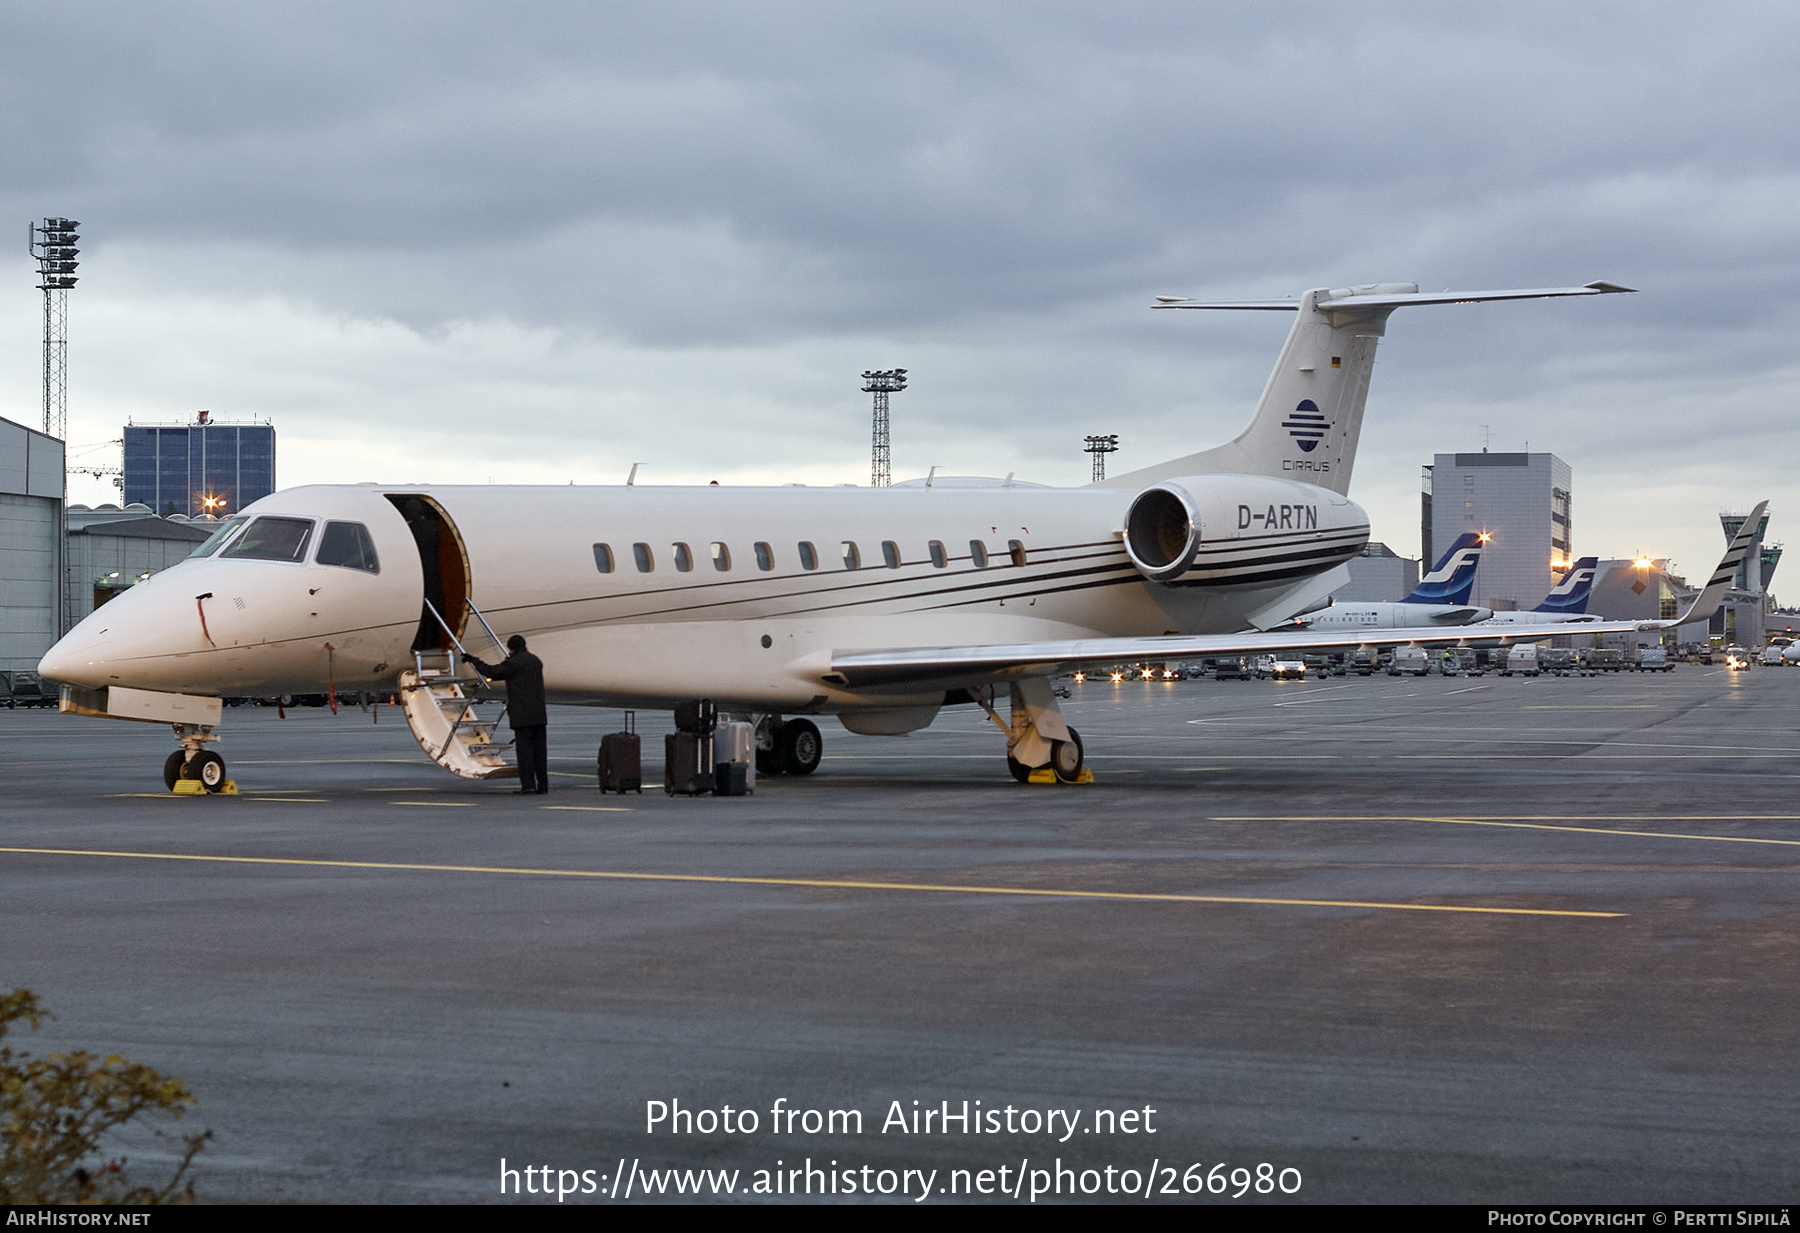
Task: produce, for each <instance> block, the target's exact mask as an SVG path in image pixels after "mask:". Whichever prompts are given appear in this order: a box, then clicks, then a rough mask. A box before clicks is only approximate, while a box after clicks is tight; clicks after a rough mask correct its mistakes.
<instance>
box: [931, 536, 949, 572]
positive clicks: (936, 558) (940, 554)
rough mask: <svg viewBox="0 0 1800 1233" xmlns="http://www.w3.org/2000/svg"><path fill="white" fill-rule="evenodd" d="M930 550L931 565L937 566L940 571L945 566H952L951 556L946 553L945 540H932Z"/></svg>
mask: <svg viewBox="0 0 1800 1233" xmlns="http://www.w3.org/2000/svg"><path fill="white" fill-rule="evenodd" d="M930 549H931V563H932V564H933V565H935V566H937V567H938V568H939V569H942V568H944V566H946V565H948V564H950V556H949V554H948V553H946V552H945V551H944V541H943V540H941V539H934V540H932V541H931V544H930Z"/></svg>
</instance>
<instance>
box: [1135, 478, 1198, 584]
mask: <svg viewBox="0 0 1800 1233" xmlns="http://www.w3.org/2000/svg"><path fill="white" fill-rule="evenodd" d="M1199 549H1200V507H1199V506H1198V505H1196V504H1195V503H1194V498H1193V497H1192V495H1190V494H1189V493H1188V490H1187V489H1185V488H1183V487H1181V486H1180V485H1179V484H1156V485H1154V486H1152V487H1150V488H1146V489H1144V491H1142V492H1140V493H1139V494H1138V495H1137V499H1136V500H1134V501H1132V503H1131V508H1130V510H1128V511H1127V512H1126V514H1125V555H1127V556H1129V557H1130V558H1131V563H1132V564H1133V565H1135V566H1137V568H1138V572H1139V573H1140V574H1143V575H1144V577H1146V578H1150V579H1153V580H1154V581H1157V582H1170V581H1172V580H1174V579H1176V578H1179V577H1181V575H1183V574H1185V573H1186V572H1187V569H1188V566H1190V565H1192V564H1193V563H1194V554H1195V553H1196V552H1198V551H1199Z"/></svg>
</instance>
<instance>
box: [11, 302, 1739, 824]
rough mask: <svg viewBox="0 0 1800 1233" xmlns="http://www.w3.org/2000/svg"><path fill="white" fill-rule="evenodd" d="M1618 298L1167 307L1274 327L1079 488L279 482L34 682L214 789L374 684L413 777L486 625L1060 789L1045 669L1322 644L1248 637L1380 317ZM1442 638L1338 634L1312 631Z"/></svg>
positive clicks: (1334, 553)
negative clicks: (1210, 414) (1178, 430)
mask: <svg viewBox="0 0 1800 1233" xmlns="http://www.w3.org/2000/svg"><path fill="white" fill-rule="evenodd" d="M1626 290H1629V289H1628V288H1624V287H1619V286H1616V285H1614V284H1611V283H1590V284H1588V285H1586V286H1583V287H1562V288H1542V289H1534V290H1523V291H1487V292H1463V293H1449V292H1446V293H1441V294H1421V293H1420V292H1419V291H1418V288H1417V287H1416V286H1414V285H1412V284H1392V283H1390V284H1380V285H1372V286H1362V287H1350V288H1344V289H1338V290H1316V291H1308V292H1306V293H1305V294H1304V295H1302V296H1300V297H1299V298H1298V299H1297V300H1285V301H1254V300H1253V301H1223V302H1197V301H1190V300H1165V301H1163V302H1162V303H1160V304H1159V305H1158V307H1165V308H1221V309H1252V310H1282V311H1287V312H1292V313H1295V314H1296V321H1295V323H1294V326H1293V329H1292V330H1291V331H1290V333H1289V335H1288V340H1287V343H1286V345H1285V346H1284V347H1283V349H1282V351H1281V354H1280V358H1279V359H1278V361H1277V363H1276V367H1275V371H1274V373H1273V374H1272V375H1271V376H1270V378H1269V382H1268V385H1267V386H1266V388H1265V390H1264V392H1263V395H1262V399H1261V402H1260V404H1259V406H1258V408H1257V410H1256V413H1255V415H1254V417H1253V418H1252V420H1251V423H1250V426H1249V427H1248V428H1247V429H1246V430H1245V431H1244V432H1243V433H1242V434H1241V435H1240V436H1239V437H1237V438H1236V439H1235V440H1234V441H1231V442H1229V443H1228V444H1226V445H1223V446H1220V447H1218V448H1216V449H1212V450H1208V451H1204V452H1201V453H1198V454H1190V455H1187V456H1185V457H1181V458H1176V459H1172V460H1170V461H1168V462H1166V463H1163V464H1160V465H1159V466H1155V467H1151V468H1147V469H1145V470H1140V471H1135V472H1132V473H1130V474H1126V475H1121V476H1118V477H1114V478H1112V479H1108V480H1105V481H1103V482H1101V483H1099V484H1095V485H1091V486H1088V487H1084V488H1075V489H1053V488H1045V487H1036V486H1027V485H1022V484H1012V483H1009V482H1006V481H993V482H988V483H985V484H983V485H981V486H950V485H944V486H937V485H935V484H932V483H926V484H921V485H907V486H900V485H896V486H894V487H891V488H878V489H855V488H804V487H781V488H736V487H723V486H708V487H694V488H685V487H683V488H653V487H643V486H635V485H626V486H623V487H610V488H608V487H579V486H561V487H512V486H504V487H502V486H479V487H462V486H451V487H437V486H423V485H378V484H367V485H349V486H318V485H311V486H305V487H299V488H290V489H286V490H284V491H281V492H278V493H275V494H273V495H271V496H268V497H264V498H263V499H262V500H260V501H257V502H255V503H254V504H253V505H251V506H249V507H248V508H246V509H244V510H243V511H241V512H240V513H239V514H237V515H236V516H235V517H232V518H229V519H227V520H225V521H224V522H222V523H221V524H220V526H219V528H218V531H217V533H216V534H214V535H213V536H212V538H211V539H209V540H208V541H207V542H206V543H204V544H202V545H200V546H199V548H197V549H196V551H195V553H194V555H193V556H192V557H191V558H190V559H188V560H186V561H184V562H182V563H181V564H179V565H177V566H175V567H174V568H172V569H168V570H165V571H163V572H162V573H159V574H157V575H155V576H154V577H152V578H150V579H149V580H148V581H147V582H145V583H143V584H141V585H139V586H136V587H133V588H132V589H131V590H129V591H127V592H125V593H123V594H122V595H120V596H119V597H118V598H116V599H114V600H112V601H111V602H110V603H108V604H107V605H106V606H105V607H103V608H100V609H98V610H96V611H95V612H94V613H93V614H92V615H91V616H89V617H88V618H87V619H85V620H83V621H82V622H81V623H80V624H79V625H77V626H76V627H75V628H74V629H73V630H71V631H70V632H69V633H68V634H67V635H66V636H65V637H64V638H63V639H62V640H61V641H60V642H58V643H57V644H56V646H55V647H53V648H52V649H51V651H50V652H49V654H47V655H46V656H45V657H44V659H43V662H42V663H41V665H40V672H41V673H42V674H43V675H44V676H45V677H48V678H50V679H53V680H55V681H58V682H61V683H62V684H63V686H64V688H63V691H62V707H63V709H64V711H66V712H72V713H79V714H85V715H94V716H102V717H108V718H115V719H130V720H138V721H145V722H161V723H169V724H171V725H173V726H174V728H175V732H176V736H177V739H178V742H179V745H180V748H178V749H177V750H175V751H174V752H173V753H172V754H171V755H170V757H169V760H168V763H167V764H166V765H165V767H164V776H165V780H166V781H167V782H168V783H169V784H170V785H171V786H172V787H173V786H177V781H178V780H179V779H181V778H187V779H189V780H190V781H192V780H198V781H199V782H200V783H202V784H203V785H204V786H205V787H206V788H208V789H214V788H217V787H219V786H222V785H223V784H224V782H225V778H224V775H225V771H224V763H223V760H222V759H221V758H220V756H219V755H218V754H217V753H216V752H214V751H212V750H210V749H208V748H207V745H208V744H209V743H211V742H214V741H216V740H217V739H218V732H217V728H218V725H219V720H220V709H219V708H220V699H221V697H224V696H236V695H263V696H266V695H274V694H289V693H301V692H318V691H321V690H327V689H330V690H334V691H335V690H353V689H393V688H396V687H398V688H399V689H400V690H401V692H402V695H403V696H404V697H405V698H406V699H407V716H408V720H409V722H410V723H411V724H412V727H413V732H414V735H415V736H416V737H417V738H418V740H419V743H420V745H421V746H422V747H423V748H424V749H425V751H426V752H427V753H428V754H429V755H430V756H431V757H433V758H434V759H435V760H437V761H438V762H439V764H440V765H442V766H444V767H445V768H446V769H449V770H451V771H454V772H456V773H458V774H461V775H466V776H470V777H476V778H490V777H498V776H501V775H504V774H507V773H509V772H510V770H511V768H510V767H508V766H506V765H505V761H504V759H503V758H501V757H499V756H497V754H496V751H495V749H494V748H493V744H494V736H493V733H492V731H491V729H488V728H483V727H482V726H481V725H479V724H476V723H474V722H472V720H471V712H470V711H469V709H468V705H467V702H466V700H465V698H464V695H463V692H462V690H463V688H464V684H463V683H464V682H467V681H469V679H470V678H471V676H472V674H471V673H469V672H468V671H467V670H466V669H465V667H464V660H463V652H462V648H463V647H464V646H465V645H467V644H468V643H470V642H471V641H478V642H479V645H478V646H475V647H473V648H471V649H476V650H479V651H488V650H491V644H490V642H489V640H490V639H492V640H495V641H497V640H499V639H501V638H505V637H507V636H510V635H512V634H522V635H524V636H525V637H526V638H528V639H529V642H530V646H531V649H532V651H533V652H534V653H536V654H537V655H538V656H539V657H540V658H541V659H542V660H543V662H544V666H545V683H546V686H547V688H548V690H549V692H550V695H551V698H552V700H554V701H559V702H564V703H577V704H587V705H606V706H621V705H623V706H638V707H659V706H660V707H668V706H672V705H673V704H674V703H675V702H676V701H678V700H681V699H685V698H694V697H710V698H713V699H715V700H716V701H717V702H718V704H719V709H720V710H721V711H731V712H736V713H739V714H744V715H748V716H752V717H754V718H755V720H756V722H757V725H758V742H759V746H760V748H761V750H762V757H763V759H764V760H765V765H766V766H767V767H768V768H769V769H779V770H785V771H788V772H792V773H806V772H809V771H811V770H812V769H813V768H814V767H816V766H817V765H818V760H819V751H820V737H819V731H818V729H817V727H816V726H814V724H813V723H812V722H811V721H810V720H809V719H807V718H806V716H811V715H824V714H834V715H837V716H838V717H839V719H840V721H841V722H842V723H843V725H844V726H845V727H846V728H848V729H849V730H850V731H852V732H859V733H874V734H898V733H904V732H909V731H913V730H915V729H919V728H923V727H925V726H927V725H929V724H930V723H931V722H932V721H933V719H934V718H935V717H936V716H937V714H938V712H939V710H940V708H942V707H944V706H955V705H975V706H978V707H980V708H982V710H983V711H985V713H986V714H987V716H988V717H989V718H991V719H992V721H993V722H994V724H995V725H996V726H997V727H998V728H999V729H1000V731H1001V732H1002V733H1003V734H1004V736H1005V739H1006V753H1007V761H1008V764H1009V767H1010V768H1011V769H1012V771H1013V773H1014V774H1015V775H1018V776H1020V777H1024V776H1025V774H1026V773H1027V772H1029V770H1031V769H1033V768H1038V767H1046V766H1047V767H1050V768H1052V769H1053V770H1054V771H1055V773H1056V775H1057V776H1058V777H1060V778H1064V779H1071V778H1075V777H1077V776H1079V774H1080V772H1081V769H1082V759H1083V755H1082V747H1081V740H1080V737H1079V735H1078V734H1077V733H1076V732H1075V731H1074V730H1073V729H1071V728H1070V727H1069V726H1068V725H1067V723H1066V722H1065V721H1064V719H1063V716H1062V714H1061V712H1060V711H1059V710H1058V708H1057V703H1056V698H1055V695H1054V693H1053V691H1052V689H1051V684H1050V682H1051V679H1052V678H1053V677H1054V676H1056V675H1057V674H1060V673H1063V672H1066V671H1070V670H1071V669H1073V668H1075V667H1078V666H1082V665H1090V664H1097V663H1115V662H1119V661H1121V660H1141V659H1174V658H1186V657H1190V656H1206V655H1216V654H1224V653H1227V652H1238V651H1247V650H1251V649H1258V650H1261V649H1268V648H1269V647H1271V646H1280V645H1286V644H1292V645H1315V644H1318V643H1319V642H1320V641H1321V640H1322V639H1324V640H1329V639H1330V638H1331V637H1332V636H1331V635H1324V634H1320V633H1316V632H1311V631H1296V632H1291V633H1290V632H1283V633H1274V634H1270V633H1267V632H1263V631H1268V630H1271V629H1274V628H1275V627H1276V626H1278V625H1280V624H1282V623H1283V622H1285V621H1288V620H1289V619H1290V618H1292V617H1293V616H1294V615H1295V614H1296V613H1301V612H1305V611H1307V610H1308V609H1310V608H1312V607H1315V606H1317V605H1318V604H1319V603H1321V602H1322V601H1323V600H1324V599H1325V598H1326V597H1327V596H1329V595H1330V594H1331V593H1332V592H1333V591H1335V590H1337V589H1338V588H1340V587H1341V586H1342V585H1343V583H1344V581H1345V579H1346V578H1347V577H1348V570H1347V569H1346V568H1345V565H1344V563H1345V562H1346V561H1348V560H1349V559H1350V558H1351V557H1352V556H1354V555H1355V554H1356V553H1357V552H1358V551H1359V550H1360V549H1361V548H1362V547H1363V545H1364V543H1365V542H1366V541H1367V539H1368V534H1369V520H1368V516H1367V515H1366V514H1365V513H1364V512H1363V510H1362V508H1361V507H1360V506H1358V505H1357V504H1356V503H1355V502H1354V501H1352V500H1350V498H1349V497H1348V496H1347V495H1346V494H1347V492H1348V490H1349V485H1350V475H1351V468H1352V464H1353V462H1354V460H1355V456H1356V446H1357V440H1358V436H1359V434H1360V432H1361V428H1362V417H1363V408H1364V403H1365V400H1366V397H1367V393H1368V385H1369V378H1370V374H1371V372H1372V371H1373V366H1374V358H1375V348H1376V344H1377V343H1378V342H1379V340H1380V338H1381V336H1382V335H1383V333H1384V332H1385V329H1386V322H1387V319H1388V317H1389V315H1390V314H1391V313H1393V312H1394V311H1395V310H1396V309H1398V308H1403V307H1409V306H1413V305H1424V304H1448V303H1458V302H1467V301H1478V300H1509V299H1530V298H1548V297H1555V296H1597V295H1604V294H1609V293H1615V292H1622V291H1626ZM1745 525H1746V526H1748V527H1754V526H1756V525H1757V520H1756V517H1755V516H1752V518H1751V519H1750V520H1749V521H1748V522H1746V523H1745ZM1734 548H1736V550H1737V553H1738V557H1739V558H1740V559H1741V557H1742V549H1741V547H1738V546H1736V545H1735V544H1734ZM1733 568H1735V564H1734V565H1733ZM1720 594H1722V588H1720ZM1707 595H1708V596H1712V598H1711V601H1710V602H1712V603H1713V604H1714V605H1715V606H1716V604H1717V602H1718V600H1717V596H1713V595H1712V591H1711V590H1710V589H1709V591H1708V592H1707ZM1705 598H1706V597H1704V596H1703V597H1702V599H1703V600H1704V599H1705ZM1696 602H1697V603H1699V602H1702V601H1696ZM1686 619H1692V618H1691V617H1690V618H1686ZM1615 627H1616V628H1619V629H1632V628H1637V627H1636V626H1634V625H1632V624H1630V623H1625V624H1619V625H1617V626H1615ZM1658 627H1660V626H1658ZM1592 628H1594V629H1596V630H1599V629H1603V628H1609V627H1606V626H1601V625H1596V626H1594V627H1592ZM1244 631H1251V632H1249V633H1246V632H1244ZM1544 632H1545V633H1546V634H1553V633H1555V632H1557V631H1556V629H1555V627H1546V628H1545V631H1544ZM1533 633H1534V630H1533V629H1532V628H1531V627H1529V626H1522V627H1518V628H1516V629H1515V630H1513V631H1510V636H1512V637H1515V638H1528V637H1530V636H1532V634H1533ZM1458 636H1459V635H1458V634H1457V633H1455V632H1454V631H1448V632H1438V631H1418V630H1414V631H1404V632H1398V633H1393V632H1375V633H1371V632H1369V631H1363V630H1359V631H1355V632H1354V633H1347V634H1345V635H1343V636H1342V637H1341V639H1339V642H1340V644H1351V645H1354V644H1369V643H1392V642H1407V641H1418V642H1454V641H1456V640H1457V638H1458ZM1003 703H1004V704H1005V705H1004V707H1003V706H1002V704H1003ZM1003 710H1004V714H1003V713H1002V712H1003Z"/></svg>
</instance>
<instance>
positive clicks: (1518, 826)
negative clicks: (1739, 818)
mask: <svg viewBox="0 0 1800 1233" xmlns="http://www.w3.org/2000/svg"><path fill="white" fill-rule="evenodd" d="M1711 820H1712V819H1710V818H1686V819H1670V821H1689V822H1699V821H1711ZM1720 820H1721V821H1725V820H1728V819H1720ZM1213 821H1214V822H1444V823H1448V824H1450V825H1454V826H1502V827H1510V828H1512V829H1515V830H1531V831H1572V832H1574V833H1576V834H1581V835H1631V836H1635V837H1637V838H1640V839H1698V840H1702V841H1705V842H1709V843H1763V844H1772V845H1775V846H1777V847H1783V848H1800V839H1759V838H1756V837H1754V836H1750V835H1682V834H1677V833H1674V832H1671V831H1624V830H1619V829H1617V828H1615V827H1610V826H1550V825H1547V824H1545V823H1542V822H1502V821H1498V820H1490V819H1485V818H1434V817H1426V816H1424V815H1410V816H1401V815H1398V814H1394V815H1389V816H1386V817H1366V818H1346V817H1333V818H1323V817H1310V818H1307V817H1285V818H1284V817H1270V816H1263V817H1260V818H1248V817H1244V818H1214V819H1213Z"/></svg>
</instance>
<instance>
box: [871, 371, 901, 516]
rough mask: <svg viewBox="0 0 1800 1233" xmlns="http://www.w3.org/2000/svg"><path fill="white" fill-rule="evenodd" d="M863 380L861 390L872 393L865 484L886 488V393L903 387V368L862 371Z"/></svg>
mask: <svg viewBox="0 0 1800 1233" xmlns="http://www.w3.org/2000/svg"><path fill="white" fill-rule="evenodd" d="M863 380H864V381H866V382H867V383H868V384H866V385H864V386H863V393H865V394H873V395H875V433H874V440H873V443H872V445H871V448H870V460H869V484H870V486H871V487H875V488H886V487H887V486H888V485H889V484H892V483H893V482H894V471H893V466H892V457H891V455H890V454H889V452H888V395H889V394H898V393H899V392H900V391H901V390H903V389H905V388H906V369H904V368H893V369H889V370H888V371H887V372H866V373H864V374H863Z"/></svg>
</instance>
